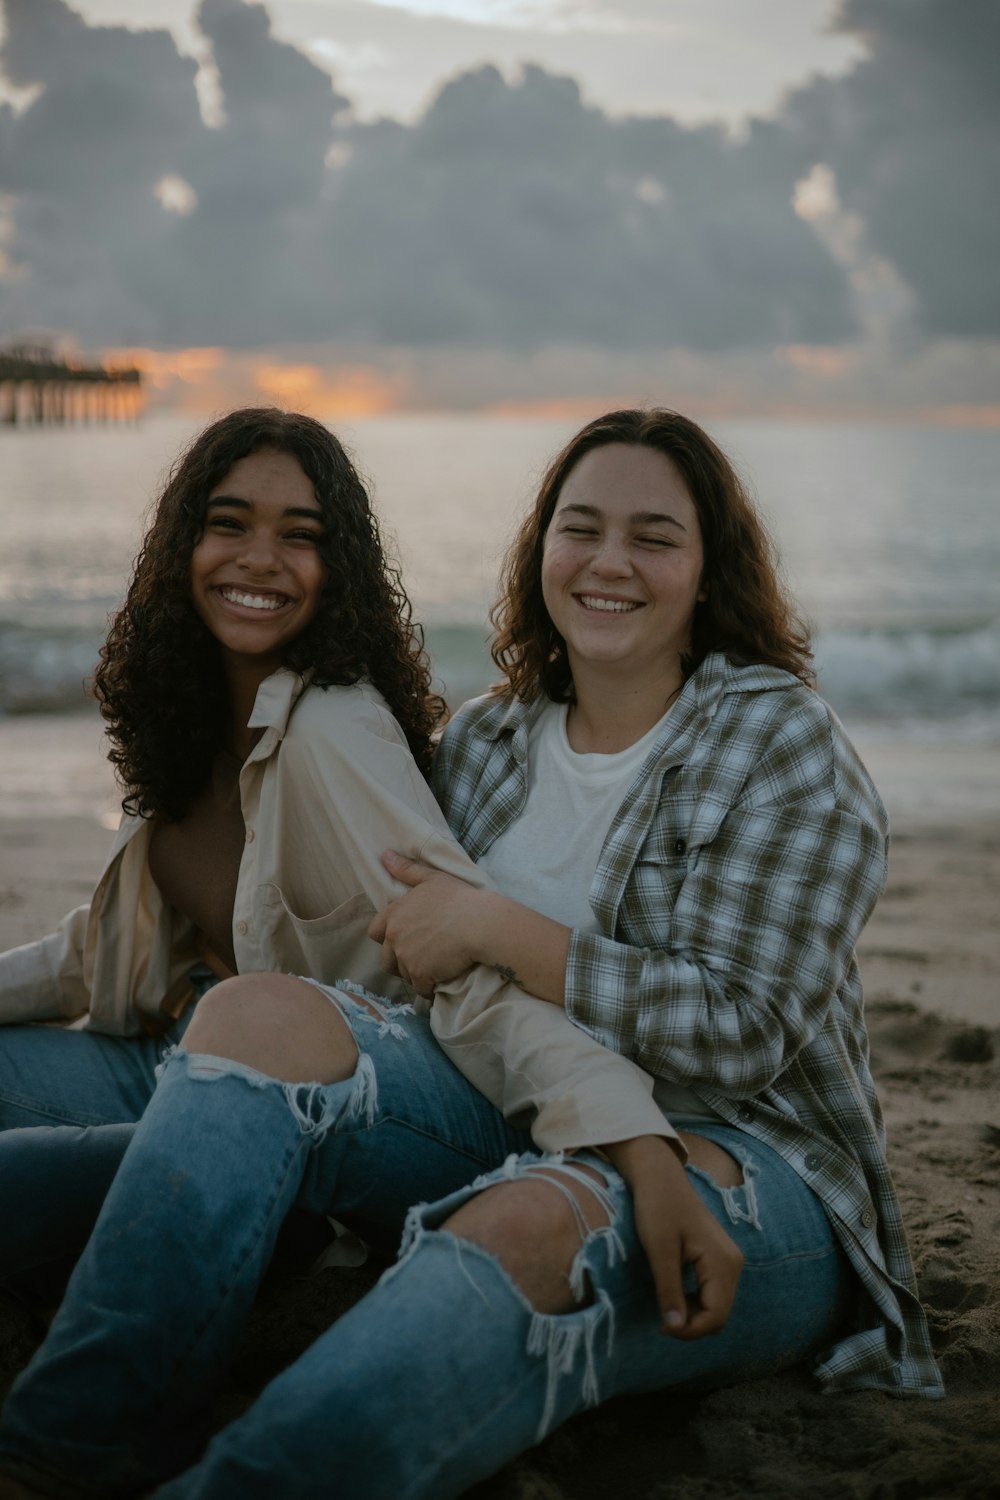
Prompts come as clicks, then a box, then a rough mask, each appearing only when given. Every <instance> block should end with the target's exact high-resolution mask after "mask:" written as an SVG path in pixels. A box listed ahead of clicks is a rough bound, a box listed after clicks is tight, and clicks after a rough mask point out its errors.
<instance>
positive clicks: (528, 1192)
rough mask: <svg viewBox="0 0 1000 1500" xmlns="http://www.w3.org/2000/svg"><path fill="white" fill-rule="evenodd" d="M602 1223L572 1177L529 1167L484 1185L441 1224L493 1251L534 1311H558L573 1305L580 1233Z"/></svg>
mask: <svg viewBox="0 0 1000 1500" xmlns="http://www.w3.org/2000/svg"><path fill="white" fill-rule="evenodd" d="M582 1170H584V1171H585V1172H586V1174H587V1175H588V1176H593V1177H594V1179H595V1180H599V1179H598V1178H597V1174H596V1173H593V1172H591V1171H590V1169H582ZM557 1172H558V1168H555V1167H554V1168H553V1169H552V1173H551V1177H555V1175H556V1173H557ZM607 1223H608V1214H607V1211H606V1210H605V1208H604V1207H603V1205H602V1203H601V1201H600V1199H598V1197H597V1196H596V1194H594V1193H592V1192H590V1191H589V1189H588V1188H587V1187H586V1186H584V1185H583V1184H582V1183H581V1182H579V1181H578V1180H577V1179H576V1177H573V1178H568V1177H565V1178H561V1179H560V1185H559V1186H556V1185H555V1183H554V1182H553V1181H552V1180H551V1178H550V1177H549V1175H548V1174H545V1175H543V1174H541V1173H534V1174H532V1175H531V1176H530V1177H525V1178H522V1179H521V1180H519V1181H517V1182H504V1183H498V1184H497V1185H495V1186H494V1187H491V1188H487V1189H486V1190H485V1191H484V1192H482V1193H480V1194H479V1195H478V1196H477V1197H475V1198H471V1199H470V1200H469V1201H468V1202H467V1203H463V1205H462V1207H461V1208H460V1209H458V1210H457V1211H456V1212H455V1213H454V1214H452V1215H451V1217H450V1218H449V1219H447V1220H446V1221H445V1223H444V1224H443V1225H442V1228H444V1229H446V1230H447V1231H448V1232H449V1233H450V1234H454V1235H457V1236H458V1237H459V1238H460V1239H467V1240H471V1241H472V1242H473V1244H476V1245H479V1246H480V1248H481V1249H483V1250H486V1251H488V1252H489V1253H490V1254H491V1255H493V1256H495V1258H496V1259H497V1260H498V1261H499V1262H500V1264H501V1265H502V1266H503V1267H504V1269H505V1270H506V1272H507V1274H508V1275H509V1276H510V1277H511V1279H512V1281H513V1282H514V1284H515V1285H516V1286H517V1287H518V1288H519V1289H520V1290H521V1292H523V1294H524V1296H525V1297H526V1298H527V1299H528V1301H529V1302H530V1303H531V1305H532V1307H533V1308H535V1309H536V1311H538V1312H544V1313H562V1312H569V1311H571V1310H572V1309H573V1308H575V1307H577V1306H579V1299H578V1298H577V1296H576V1295H575V1293H574V1291H573V1288H572V1270H573V1263H574V1261H575V1259H576V1256H577V1253H578V1251H579V1249H580V1246H581V1244H582V1243H583V1239H584V1237H585V1236H586V1234H587V1233H589V1232H590V1231H591V1230H593V1229H598V1228H601V1227H603V1226H604V1225H606V1224H607Z"/></svg>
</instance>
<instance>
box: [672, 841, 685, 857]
mask: <svg viewBox="0 0 1000 1500" xmlns="http://www.w3.org/2000/svg"><path fill="white" fill-rule="evenodd" d="M686 849H687V840H686V839H678V840H677V842H676V844H675V845H674V853H675V854H683V853H684V852H685V850H686Z"/></svg>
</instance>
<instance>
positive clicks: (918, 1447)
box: [0, 717, 1000, 1500]
mask: <svg viewBox="0 0 1000 1500" xmlns="http://www.w3.org/2000/svg"><path fill="white" fill-rule="evenodd" d="M69 723H70V725H71V726H72V725H75V726H76V728H75V734H76V736H77V738H78V740H79V744H80V746H81V751H80V753H81V755H82V754H83V747H86V746H90V745H92V743H93V736H94V733H95V728H96V725H95V721H93V720H92V719H90V718H89V717H84V718H82V719H78V720H71V721H69ZM40 724H41V721H38V720H36V721H35V724H34V726H33V728H32V729H31V730H30V731H29V730H28V729H25V730H24V731H23V733H21V734H20V737H19V733H18V729H17V725H16V723H14V722H11V723H8V725H6V726H4V730H5V733H4V735H3V736H2V737H0V744H2V755H0V761H2V768H3V770H4V772H5V774H6V776H7V777H8V784H10V779H11V778H12V779H13V781H14V784H15V785H19V786H20V787H21V789H22V792H23V794H24V795H23V799H22V806H23V807H24V808H26V809H29V810H28V811H27V812H25V813H22V814H20V815H19V814H18V813H17V811H16V809H15V807H14V805H13V803H12V801H11V800H10V799H8V800H6V801H5V802H4V803H3V804H2V805H0V943H2V944H3V946H4V947H5V948H6V947H10V946H12V945H15V944H17V943H19V942H23V941H26V940H28V939H30V938H33V937H36V936H39V935H41V934H42V933H43V932H45V931H47V930H49V929H50V928H51V927H52V926H53V925H54V923H55V922H56V921H57V920H58V919H59V917H60V916H61V915H62V914H63V913H64V912H66V911H67V910H69V909H70V908H71V907H72V906H74V905H77V904H79V903H80V902H82V901H85V900H86V899H87V897H88V894H89V891H90V889H91V887H92V884H93V881H94V879H95V877H96V876H97V874H98V872H99V870H100V867H101V863H102V859H103V857H104V854H105V852H106V849H107V847H108V844H109V841H110V839H111V837H112V835H111V833H110V832H109V830H108V824H109V823H111V822H112V821H113V819H112V817H111V816H110V812H109V809H110V808H111V806H112V804H113V794H112V788H111V783H110V779H109V775H108V773H107V770H106V767H101V766H100V765H98V766H97V767H96V768H94V767H93V765H92V763H91V765H92V775H93V777H94V781H93V782H92V783H91V784H88V786H87V788H86V794H87V796H88V797H90V798H91V799H92V805H93V807H94V811H93V812H92V813H91V814H90V815H89V816H81V815H80V813H79V812H76V813H73V812H65V811H63V812H61V811H60V808H61V807H66V808H73V807H79V806H80V805H81V803H80V801H79V795H80V791H81V788H80V784H79V782H77V783H76V785H75V787H71V786H67V789H66V796H65V798H64V799H63V800H62V801H60V799H59V798H58V797H54V798H50V801H49V804H48V810H47V812H46V810H45V809H44V808H43V807H42V805H41V803H40V802H32V800H31V797H30V783H31V776H32V768H31V763H30V762H31V761H32V760H33V761H34V764H35V765H36V766H37V763H38V761H37V757H38V755H39V754H40V753H43V739H44V736H43V737H42V738H40V737H39V733H38V730H39V726H40ZM65 727H66V721H64V724H63V733H62V734H61V735H60V736H56V735H55V734H53V740H54V741H55V739H56V738H58V740H59V743H60V744H61V745H62V746H63V749H62V752H61V753H63V754H64V755H65V754H67V753H68V752H67V750H66V736H65ZM7 729H10V730H11V733H10V734H7V733H6V731H7ZM18 745H20V750H19V749H18ZM31 746H34V747H35V755H34V757H31V756H29V755H28V751H29V749H30V747H31ZM50 748H51V747H50ZM861 749H862V751H863V754H864V756H865V759H866V761H867V762H868V764H869V766H870V768H871V769H872V772H873V774H874V776H875V780H876V782H877V783H878V785H879V786H880V788H881V789H882V791H883V795H884V796H885V799H886V802H887V804H888V806H889V811H890V815H891V817H892V822H893V840H892V849H891V873H890V880H889V885H888V888H887V890H886V893H885V895H884V896H883V898H882V900H881V902H880V903H879V906H878V909H877V910H876V913H875V915H874V917H873V919H872V921H871V922H870V924H869V926H868V928H867V929H866V931H865V933H864V935H863V938H862V942H861V944H860V947H859V957H860V961H861V964H862V972H863V975H864V978H865V989H866V996H867V1005H868V1016H869V1029H870V1033H871V1041H872V1055H873V1062H874V1071H875V1075H876V1079H877V1081H878V1084H879V1087H880V1092H881V1097H882V1101H883V1106H884V1109H885V1116H886V1124H887V1129H888V1135H889V1156H890V1161H891V1164H892V1168H893V1171H894V1174H895V1176H896V1180H897V1183H898V1186H899V1190H900V1195H901V1198H902V1202H903V1209H904V1214H905V1218H906V1222H907V1225H908V1229H909V1234H910V1238H911V1245H912V1249H913V1254H914V1259H915V1262H916V1266H917V1272H918V1276H919V1281H920V1287H921V1291H922V1295H923V1298H924V1300H925V1303H926V1305H927V1308H928V1312H929V1316H930V1321H931V1327H932V1330H933V1335H934V1341H935V1347H936V1349H937V1350H938V1352H939V1356H940V1359H941V1363H942V1367H943V1371H944V1376H945V1382H946V1386H947V1392H948V1394H947V1396H946V1399H945V1400H943V1401H939V1402H927V1401H914V1400H908V1401H899V1400H895V1399H893V1398H892V1397H889V1396H883V1395H881V1394H875V1393H871V1392H860V1393H856V1394H851V1395H846V1396H844V1395H839V1396H824V1395H821V1394H820V1393H819V1391H818V1389H817V1388H816V1386H815V1384H814V1383H813V1381H812V1379H811V1377H810V1376H809V1374H808V1372H806V1371H794V1372H791V1373H788V1374H784V1375H782V1376H779V1377H776V1378H773V1379H769V1380H765V1381H762V1382H756V1383H753V1384H749V1385H744V1386H741V1387H735V1388H733V1389H730V1390H722V1391H718V1392H715V1393H713V1394H711V1395H707V1396H698V1397H695V1396H674V1395H665V1394H662V1393H661V1394H651V1395H642V1396H637V1397H632V1398H627V1399H620V1400H617V1401H614V1402H611V1403H609V1404H608V1405H607V1406H605V1407H602V1408H601V1409H599V1410H597V1411H592V1412H586V1413H584V1414H582V1415H580V1416H578V1417H577V1418H575V1419H574V1420H573V1421H571V1422H570V1423H568V1424H567V1425H566V1426H565V1427H563V1428H562V1429H560V1431H558V1432H556V1433H555V1434H553V1435H552V1436H551V1437H550V1438H549V1439H548V1440H547V1441H546V1442H545V1443H543V1444H542V1445H541V1446H540V1447H539V1448H536V1449H533V1450H532V1451H531V1452H529V1453H527V1454H526V1455H524V1456H523V1457H522V1458H521V1459H519V1460H518V1461H517V1462H516V1463H514V1464H512V1465H511V1466H510V1467H509V1468H508V1469H506V1470H504V1471H503V1472H502V1473H501V1474H499V1475H497V1476H496V1477H495V1478H494V1479H492V1480H490V1481H489V1482H488V1483H486V1484H484V1485H481V1486H479V1487H478V1489H477V1490H476V1491H475V1492H474V1493H475V1495H476V1497H477V1500H591V1497H593V1500H598V1497H600V1500H744V1497H747V1496H755V1497H757V1496H759V1497H761V1500H847V1497H850V1500H913V1497H925V1500H937V1497H940V1500H957V1497H962V1500H966V1497H967V1500H983V1497H988V1496H1000V1024H998V1022H1000V1016H998V1009H1000V1006H998V998H1000V936H998V932H997V927H998V923H997V915H998V912H1000V788H998V773H997V747H996V745H995V743H988V744H981V745H976V744H961V743H956V742H952V743H946V742H938V743H933V744H927V743H923V744H919V743H918V744H908V743H905V742H900V741H899V740H898V739H886V740H880V739H878V738H874V739H872V740H870V741H862V742H861ZM52 753H55V752H54V750H53V751H52ZM91 753H92V751H91ZM19 756H20V757H21V758H20V759H19ZM49 770H50V771H51V767H49ZM18 777H20V781H18V779H17V778H18ZM319 1248H320V1247H319V1245H318V1244H317V1243H316V1242H315V1241H314V1239H313V1237H312V1234H311V1232H307V1231H306V1229H305V1227H304V1226H299V1227H298V1232H297V1233H290V1234H289V1236H288V1237H287V1242H286V1244H285V1245H284V1246H283V1247H282V1251H281V1254H280V1256H279V1259H278V1262H277V1264H276V1266H275V1268H274V1269H273V1271H272V1274H271V1276H270V1278H269V1282H268V1284H267V1285H266V1286H265V1289H264V1291H263V1293H262V1296H261V1299H260V1303H259V1305H258V1308H257V1311H256V1312H255V1314H254V1319H253V1322H252V1324H251V1327H250V1329H249V1330H248V1333H247V1336H246V1340H245V1345H244V1348H243V1350H242V1351H241V1353H240V1356H239V1358H238V1359H237V1361H236V1364H235V1370H236V1371H237V1372H238V1373H237V1374H235V1375H234V1376H233V1377H232V1378H231V1381H230V1384H229V1386H228V1388H227V1390H226V1392H225V1393H224V1395H223V1397H222V1398H220V1402H219V1407H218V1413H217V1415H218V1420H219V1421H220V1422H222V1421H225V1420H228V1419H229V1418H231V1417H232V1416H234V1415H236V1414H237V1413H238V1412H239V1411H241V1410H243V1409H244V1408H245V1407H246V1406H247V1405H248V1404H249V1402H250V1401H251V1400H252V1398H253V1396H254V1394H255V1393H256V1392H257V1391H258V1390H259V1389H260V1387H261V1385H262V1384H263V1383H264V1382H265V1381H266V1380H267V1379H269V1378H270V1377H271V1376H272V1375H274V1374H276V1373H277V1371H278V1370H279V1369H280V1368H281V1367H282V1366H283V1365H284V1364H285V1363H287V1362H288V1361H289V1360H291V1359H292V1358H294V1357H295V1356H296V1354H297V1353H299V1352H300V1351H301V1350H302V1349H303V1348H304V1347H305V1346H306V1345H307V1344H308V1343H309V1342H310V1341H311V1339H313V1338H315V1337H316V1336H317V1335H318V1334H319V1333H320V1332H321V1331H322V1329H323V1328H324V1327H325V1326H326V1325H327V1324H328V1323H329V1322H330V1321H331V1320H332V1319H333V1318H334V1317H336V1316H337V1315H338V1314H339V1313H340V1312H341V1311H343V1310H344V1309H345V1308H346V1307H347V1306H349V1305H350V1303H351V1301H353V1300H354V1298H355V1297H356V1296H358V1295H359V1294H360V1293H362V1292H363V1291H364V1290H366V1289H367V1288H368V1286H370V1285H371V1283H372V1281H373V1279H374V1277H375V1275H376V1274H377V1269H376V1268H372V1267H371V1266H361V1267H350V1266H340V1267H329V1268H326V1269H323V1270H321V1271H316V1270H315V1269H313V1267H314V1262H315V1259H316V1256H317V1254H318V1251H319ZM0 1316H2V1317H3V1319H4V1320H5V1321H6V1323H7V1327H6V1328H4V1329H2V1330H0V1346H2V1348H3V1353H2V1354H0V1361H2V1364H0V1384H2V1388H3V1390H4V1391H5V1390H6V1388H7V1386H8V1385H9V1383H10V1381H11V1379H12V1378H13V1375H14V1373H15V1371H16V1369H17V1368H18V1367H19V1365H20V1364H21V1363H23V1361H24V1360H25V1359H26V1358H27V1356H28V1354H29V1353H30V1350H31V1347H32V1346H33V1343H34V1341H35V1338H36V1337H37V1330H36V1329H35V1327H34V1326H33V1325H32V1324H31V1322H30V1320H29V1319H27V1317H26V1316H25V1315H24V1314H23V1313H21V1312H19V1311H15V1310H13V1309H11V1308H10V1307H9V1306H6V1305H4V1306H3V1308H2V1311H0Z"/></svg>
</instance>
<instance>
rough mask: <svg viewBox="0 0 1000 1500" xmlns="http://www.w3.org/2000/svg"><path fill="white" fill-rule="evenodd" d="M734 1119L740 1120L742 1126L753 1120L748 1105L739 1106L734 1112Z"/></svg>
mask: <svg viewBox="0 0 1000 1500" xmlns="http://www.w3.org/2000/svg"><path fill="white" fill-rule="evenodd" d="M736 1118H737V1119H738V1120H742V1121H743V1122H744V1124H747V1123H749V1121H751V1120H752V1119H753V1110H752V1109H751V1108H750V1106H749V1104H741V1105H740V1107H739V1109H738V1110H737V1111H736Z"/></svg>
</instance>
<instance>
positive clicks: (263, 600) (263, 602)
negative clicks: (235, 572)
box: [219, 588, 289, 613]
mask: <svg viewBox="0 0 1000 1500" xmlns="http://www.w3.org/2000/svg"><path fill="white" fill-rule="evenodd" d="M219 593H220V595H221V596H222V598H223V599H225V601H226V603H227V604H239V605H240V606H241V607H242V608H243V609H260V610H263V611H264V612H265V613H270V612H273V611H274V610H276V609H281V607H282V606H283V605H285V604H287V603H288V602H289V601H288V595H287V594H247V593H244V591H243V590H242V589H234V588H220V589H219Z"/></svg>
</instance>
